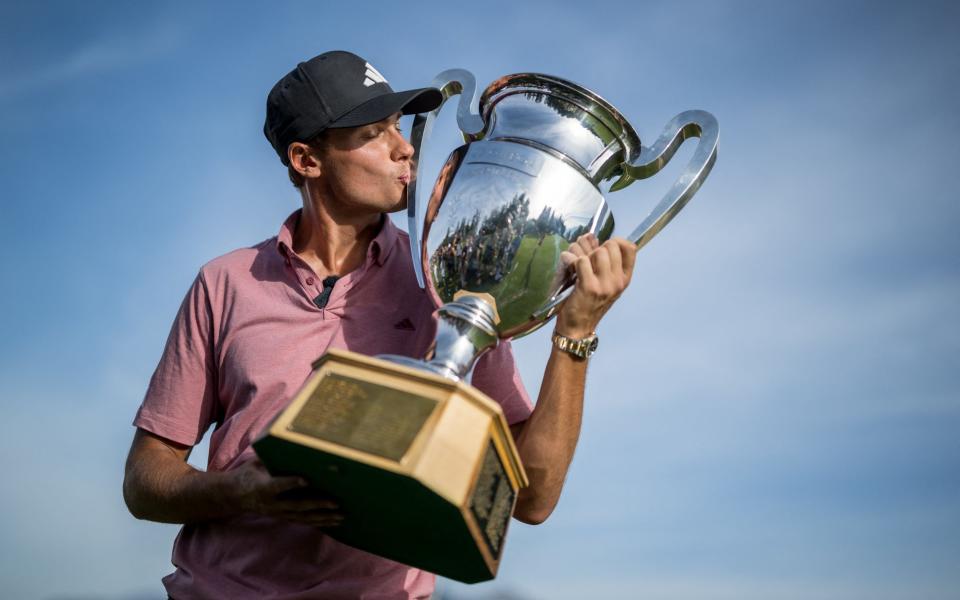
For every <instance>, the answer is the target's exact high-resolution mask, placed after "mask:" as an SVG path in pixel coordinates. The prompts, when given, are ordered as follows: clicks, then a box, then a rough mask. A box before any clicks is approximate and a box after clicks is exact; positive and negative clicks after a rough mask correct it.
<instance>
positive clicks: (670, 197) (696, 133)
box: [533, 110, 720, 320]
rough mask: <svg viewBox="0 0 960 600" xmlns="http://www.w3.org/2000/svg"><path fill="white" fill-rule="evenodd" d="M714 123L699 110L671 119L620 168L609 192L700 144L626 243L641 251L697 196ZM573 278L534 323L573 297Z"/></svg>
mask: <svg viewBox="0 0 960 600" xmlns="http://www.w3.org/2000/svg"><path fill="white" fill-rule="evenodd" d="M719 134H720V130H719V126H718V125H717V119H716V118H715V117H714V116H713V115H711V114H710V113H708V112H706V111H702V110H688V111H685V112H682V113H680V114H679V115H677V116H675V117H674V118H673V119H671V120H670V122H669V123H667V126H666V127H665V128H664V130H663V133H662V134H661V135H660V138H659V139H658V140H657V141H656V143H654V144H653V146H650V147H649V148H643V149H642V150H641V152H640V156H638V157H637V160H636V161H635V162H633V163H627V164H625V165H624V167H623V171H624V172H623V176H622V177H620V179H618V180H617V181H616V182H615V183H614V184H613V185H612V186H610V191H616V190H622V189H623V188H625V187H627V186H628V185H630V184H631V183H633V182H634V181H636V180H638V179H646V178H647V177H650V176H651V175H654V174H656V173H657V172H658V171H660V169H662V168H663V167H665V166H666V164H667V163H668V162H670V159H671V158H673V155H674V153H676V151H677V148H679V147H680V145H681V144H683V142H684V141H686V140H687V139H689V138H692V137H698V138H700V143H698V144H697V149H696V150H695V151H694V153H693V157H692V158H691V159H690V162H689V163H688V164H687V170H686V171H684V173H683V175H681V176H680V178H679V179H677V181H676V183H674V184H673V187H671V188H670V190H669V191H668V192H667V193H666V195H665V196H664V197H663V199H662V200H660V203H659V204H657V205H656V206H655V207H654V209H653V210H652V211H650V214H649V215H647V218H646V219H644V220H643V222H642V223H640V225H639V226H637V228H636V229H634V230H633V232H632V233H631V234H630V235H629V236H628V237H627V239H628V240H630V241H631V242H633V243H634V244H636V245H637V248H642V247H644V246H645V245H646V244H647V242H649V241H650V240H651V239H653V236H655V235H657V234H658V233H659V232H660V230H661V229H663V228H664V227H666V226H667V223H669V222H670V220H671V219H673V217H675V216H676V215H677V213H678V212H680V210H681V209H682V208H683V207H684V206H686V204H687V202H689V201H690V198H693V195H694V194H695V193H697V190H698V189H700V185H701V184H703V180H704V179H706V178H707V175H709V174H710V170H711V169H712V168H713V163H714V162H716V160H717V142H718V141H719ZM575 280H576V277H575V276H571V278H570V284H569V285H568V287H566V288H564V289H563V290H561V291H560V292H559V293H558V294H557V295H556V296H554V297H553V298H552V299H551V300H550V301H549V302H547V304H545V305H544V306H542V307H541V308H540V309H538V310H537V311H536V312H535V313H534V314H533V317H534V318H535V319H538V320H544V319H548V318H550V317H551V316H552V315H553V314H554V313H555V312H556V310H557V309H558V308H559V306H560V305H561V304H563V302H564V301H565V300H566V299H567V298H568V297H570V294H571V293H573V282H574V281H575Z"/></svg>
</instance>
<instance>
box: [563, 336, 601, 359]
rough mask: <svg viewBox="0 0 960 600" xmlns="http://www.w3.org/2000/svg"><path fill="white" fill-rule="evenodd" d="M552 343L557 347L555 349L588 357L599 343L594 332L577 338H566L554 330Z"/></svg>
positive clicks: (578, 356) (579, 356)
mask: <svg viewBox="0 0 960 600" xmlns="http://www.w3.org/2000/svg"><path fill="white" fill-rule="evenodd" d="M552 339H553V345H554V346H556V347H557V350H562V351H564V352H566V353H568V354H572V355H574V356H576V357H577V358H584V359H586V358H590V357H591V356H593V353H594V352H596V351H597V346H598V345H599V343H600V338H598V337H597V334H596V333H591V334H590V335H588V336H587V337H585V338H583V339H581V340H577V339H574V338H568V337H567V336H565V335H560V334H559V333H557V332H556V331H554V332H553V338H552Z"/></svg>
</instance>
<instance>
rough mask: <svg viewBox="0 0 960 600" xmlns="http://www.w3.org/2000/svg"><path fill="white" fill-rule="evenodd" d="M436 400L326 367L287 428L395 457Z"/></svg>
mask: <svg viewBox="0 0 960 600" xmlns="http://www.w3.org/2000/svg"><path fill="white" fill-rule="evenodd" d="M436 406H437V402H436V401H434V400H431V399H429V398H423V397H420V396H414V395H413V394H408V393H405V392H403V391H401V390H397V389H392V388H388V387H384V386H382V385H377V384H375V383H370V382H369V381H363V380H360V379H354V378H351V377H344V376H343V375H337V374H333V373H331V374H328V375H327V376H326V377H324V378H323V379H322V380H321V381H320V384H319V385H318V386H317V387H316V389H314V391H313V393H312V394H311V395H310V398H309V399H308V400H307V401H306V403H304V405H303V407H302V408H301V409H300V413H299V414H297V416H296V418H294V420H293V422H292V423H291V424H290V430H291V431H296V432H298V433H303V434H306V435H309V436H313V437H316V438H319V439H323V440H327V441H330V442H333V443H335V444H340V445H341V446H346V447H348V448H353V449H355V450H360V451H361V452H369V453H370V454H375V455H377V456H382V457H384V458H388V459H390V460H396V461H399V460H400V459H401V458H403V455H404V453H405V452H406V451H407V449H408V448H409V447H410V444H411V443H412V442H413V439H414V438H415V437H416V435H417V433H418V432H419V431H420V428H421V427H423V424H424V422H425V421H426V420H427V418H428V417H429V416H430V413H431V412H433V410H434V408H436Z"/></svg>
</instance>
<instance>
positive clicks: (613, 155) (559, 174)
mask: <svg viewBox="0 0 960 600" xmlns="http://www.w3.org/2000/svg"><path fill="white" fill-rule="evenodd" d="M433 85H434V86H436V87H438V88H439V89H440V90H441V92H443V97H444V102H446V100H448V99H449V98H451V97H452V96H454V95H457V94H460V102H459V106H458V109H457V123H458V125H459V127H460V129H461V131H462V133H463V137H464V140H465V141H466V144H464V145H463V146H460V147H459V148H457V149H455V150H454V151H453V152H452V153H451V154H450V156H449V158H448V159H447V161H446V163H445V164H444V166H443V167H442V169H441V171H440V175H439V177H438V179H437V182H436V184H435V185H434V187H433V190H432V192H431V194H430V196H429V198H427V199H424V194H423V189H424V188H423V186H422V185H420V182H419V181H418V180H417V178H416V176H414V177H413V180H412V181H411V183H410V186H409V188H408V199H409V204H408V209H407V210H408V217H409V229H410V244H411V249H412V253H413V257H414V267H415V271H416V274H417V279H418V281H419V283H420V285H421V286H422V287H425V288H426V289H427V291H428V293H429V294H430V296H431V297H432V299H433V301H434V302H435V304H436V306H437V307H438V308H439V310H438V317H439V318H438V329H437V337H436V340H435V342H434V344H433V346H432V347H431V349H430V352H429V354H428V356H427V357H425V359H424V360H417V359H412V358H408V357H401V356H386V357H383V358H387V359H389V360H392V361H395V362H399V363H401V364H406V365H409V366H413V367H417V368H421V369H427V370H430V371H433V372H435V373H439V374H441V375H444V376H446V377H450V378H453V379H461V378H464V377H466V376H467V374H468V373H469V372H470V369H471V368H472V367H473V364H474V362H475V361H476V359H477V358H478V357H479V356H480V355H481V354H482V353H483V352H485V351H486V350H488V349H490V348H493V347H494V346H496V344H497V341H498V340H499V339H501V338H502V339H507V338H514V337H518V336H521V335H524V334H526V333H529V332H531V331H533V330H534V329H536V328H537V327H540V326H541V325H543V324H544V323H546V322H547V321H548V320H549V319H550V318H551V317H552V316H553V315H554V314H555V313H556V311H557V309H558V308H559V306H560V305H561V304H562V303H563V301H564V300H565V299H566V298H567V296H569V294H570V292H571V291H572V289H573V287H572V284H573V278H572V275H571V271H570V270H568V268H567V264H565V263H564V262H563V260H562V259H561V253H562V252H563V251H564V250H566V249H567V247H568V246H569V245H570V244H571V243H572V242H574V241H576V239H577V238H578V237H580V236H581V235H583V234H585V233H593V234H594V235H596V237H597V238H598V239H599V240H600V241H601V242H603V241H606V240H607V239H609V238H610V236H611V234H612V232H613V215H612V213H611V212H610V209H609V207H608V205H607V201H606V199H605V198H604V195H603V192H604V191H607V192H610V191H616V190H620V189H622V188H624V187H626V186H628V185H630V183H632V182H633V181H635V180H638V179H645V178H647V177H650V176H651V175H653V174H655V173H657V172H658V171H660V169H662V168H663V166H664V165H666V164H667V162H668V161H669V160H670V158H671V157H672V156H673V154H674V152H675V151H676V150H677V148H678V147H679V146H680V144H682V143H683V141H684V140H685V139H687V138H690V137H699V138H700V140H699V142H698V145H697V148H696V150H695V151H694V154H693V157H692V158H691V159H690V163H689V165H688V166H687V169H686V170H685V171H684V172H683V174H682V175H681V176H680V178H679V179H678V180H677V182H676V183H675V184H674V185H673V187H672V188H671V189H670V190H669V191H668V192H667V194H666V196H665V197H664V198H663V199H662V200H661V201H660V203H659V204H657V206H656V207H654V209H653V210H652V211H651V213H650V214H649V215H648V216H647V218H646V219H645V220H644V221H643V222H642V223H641V224H640V226H638V227H637V228H636V229H635V230H634V231H633V233H631V234H630V235H629V236H628V239H630V240H631V241H633V242H635V243H636V244H637V246H638V247H641V246H643V245H644V244H646V243H647V242H648V241H649V240H650V239H651V238H653V236H655V235H656V234H657V232H659V231H660V230H661V229H662V228H663V227H664V226H665V225H666V224H667V223H669V222H670V220H671V219H672V218H673V217H674V216H675V215H676V214H677V213H678V212H679V211H680V209H682V208H683V207H684V205H685V204H686V203H687V202H688V201H689V200H690V198H691V197H692V196H693V194H694V193H696V191H697V189H698V188H699V187H700V184H701V183H702V182H703V180H704V179H705V178H706V176H707V174H708V173H709V172H710V169H711V168H712V166H713V163H714V160H715V159H716V155H717V140H718V129H717V122H716V119H714V117H713V116H712V115H711V114H709V113H706V112H703V111H699V110H693V111H687V112H683V113H680V114H679V115H677V116H676V117H674V118H673V119H672V120H671V121H670V123H668V124H667V126H666V129H665V131H664V133H663V135H661V137H660V138H659V139H658V140H657V141H656V142H655V143H654V144H653V145H652V146H642V145H641V144H640V139H639V137H638V136H637V134H636V132H635V131H634V130H633V127H632V126H631V125H630V124H629V123H628V122H627V121H626V119H624V118H623V116H622V115H621V114H620V112H619V111H617V109H615V108H614V107H613V106H612V105H610V104H609V103H608V102H607V101H605V100H604V99H603V98H601V97H600V96H598V95H597V94H595V93H593V92H591V91H590V90H587V89H585V88H583V87H581V86H579V85H577V84H574V83H571V82H569V81H565V80H563V79H559V78H557V77H552V76H548V75H539V74H531V73H524V74H518V75H509V76H506V77H502V78H500V79H498V80H496V81H494V82H493V83H492V84H491V85H490V86H489V87H487V89H486V90H485V91H484V92H483V94H482V95H480V96H479V97H478V95H477V93H476V86H475V80H474V77H473V75H472V74H470V73H469V72H468V71H465V70H462V69H452V70H449V71H444V72H443V73H441V74H440V75H438V76H437V78H436V80H435V81H434V83H433ZM442 108H443V105H441V106H440V107H438V108H437V109H436V110H434V111H433V112H431V113H427V114H425V115H418V116H417V117H416V118H415V120H414V124H413V132H412V142H413V146H414V148H415V151H416V155H415V157H414V160H415V161H417V160H418V159H419V158H420V157H421V156H422V150H423V143H424V141H425V139H426V138H427V137H429V135H430V130H431V128H432V126H433V122H434V120H435V119H436V116H437V114H438V113H439V112H440V110H441V109H442ZM415 168H416V167H415ZM414 175H416V173H414Z"/></svg>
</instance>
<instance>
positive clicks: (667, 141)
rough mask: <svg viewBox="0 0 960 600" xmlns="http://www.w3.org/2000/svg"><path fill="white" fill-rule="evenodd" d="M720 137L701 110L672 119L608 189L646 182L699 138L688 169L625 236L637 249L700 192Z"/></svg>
mask: <svg viewBox="0 0 960 600" xmlns="http://www.w3.org/2000/svg"><path fill="white" fill-rule="evenodd" d="M719 135H720V130H719V126H718V125H717V119H716V118H714V116H713V115H711V114H710V113H708V112H706V111H702V110H688V111H685V112H682V113H680V114H678V115H677V116H675V117H674V118H673V119H671V120H670V122H669V123H667V126H666V127H665V128H664V130H663V133H662V134H660V138H659V139H658V140H657V141H656V142H655V143H654V144H653V145H652V146H650V147H649V148H642V149H641V152H640V156H638V157H637V160H636V161H634V162H633V163H628V164H625V165H624V167H623V170H624V174H623V176H622V177H621V178H620V179H619V180H617V181H616V183H614V184H613V185H612V186H611V187H610V191H615V190H620V189H623V188H625V187H627V186H628V185H630V184H631V183H633V181H635V180H637V179H646V178H647V177H650V176H651V175H654V174H656V173H657V172H658V171H660V169H662V168H663V167H664V166H666V164H667V163H668V162H670V159H671V158H673V155H674V153H675V152H676V151H677V148H679V147H680V145H681V144H683V142H684V141H686V140H687V139H689V138H692V137H698V138H700V142H699V143H698V144H697V149H696V150H695V151H694V153H693V157H692V158H691V159H690V162H689V163H688V164H687V170H686V171H684V172H683V174H682V175H681V176H680V178H679V179H677V181H676V183H674V184H673V187H671V188H670V190H669V191H668V192H667V193H666V195H665V196H664V197H663V199H662V200H660V203H659V204H657V205H656V206H655V207H654V209H653V210H652V211H650V214H649V215H647V218H646V219H644V220H643V222H642V223H640V225H639V226H637V228H636V229H634V230H633V232H632V233H631V234H630V235H629V236H628V237H627V239H628V240H630V241H631V242H633V243H635V244H636V245H637V248H642V247H643V246H645V245H646V243H647V242H649V241H650V240H651V239H653V236H655V235H657V234H658V233H659V232H660V230H661V229H663V228H664V227H666V226H667V223H669V222H670V220H671V219H673V217H675V216H676V215H677V213H678V212H680V210H681V209H682V208H683V207H684V206H686V204H687V202H689V201H690V198H693V195H694V194H695V193H697V190H698V189H700V185H701V184H703V180H704V179H706V178H707V175H709V174H710V170H711V169H712V168H713V163H714V162H715V161H716V160H717V142H718V141H719Z"/></svg>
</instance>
